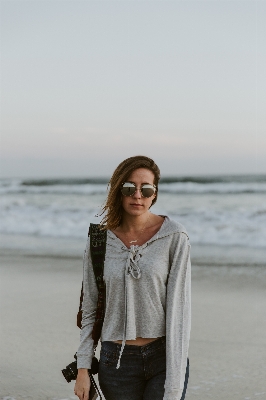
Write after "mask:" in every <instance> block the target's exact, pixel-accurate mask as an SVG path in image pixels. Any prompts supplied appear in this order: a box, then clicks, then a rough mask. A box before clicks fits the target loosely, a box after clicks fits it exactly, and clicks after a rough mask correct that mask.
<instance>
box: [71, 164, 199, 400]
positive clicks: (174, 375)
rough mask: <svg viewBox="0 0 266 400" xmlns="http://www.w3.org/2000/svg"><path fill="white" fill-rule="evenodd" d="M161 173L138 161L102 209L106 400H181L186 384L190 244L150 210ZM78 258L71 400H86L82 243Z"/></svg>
mask: <svg viewBox="0 0 266 400" xmlns="http://www.w3.org/2000/svg"><path fill="white" fill-rule="evenodd" d="M159 179H160V170H159V168H158V167H157V165H156V164H155V163H154V161H153V160H152V159H150V158H148V157H145V156H136V157H130V158H128V159H126V160H124V161H123V162H122V163H121V164H119V166H118V167H117V168H116V170H115V172H114V173H113V176H112V178H111V180H110V190H109V194H108V197H107V200H106V204H105V206H104V208H103V211H104V212H105V217H104V218H103V221H102V224H103V226H104V229H107V246H106V256H105V264H104V281H105V285H106V309H105V319H104V324H103V328H102V336H101V342H102V345H101V356H100V365H99V384H100V387H101V390H102V392H103V394H104V396H105V398H106V400H180V399H182V400H183V399H184V398H185V391H186V385H187V379H188V360H187V356H188V345H189V336H190V315H191V313H190V281H191V267H190V256H189V253H190V244H189V239H188V236H187V233H186V231H185V229H184V227H183V226H182V225H181V224H179V223H176V222H174V221H172V220H170V219H169V218H168V217H167V216H160V215H156V214H153V213H151V212H150V211H149V209H150V207H151V206H152V205H153V204H154V203H155V202H156V200H157V196H158V182H159ZM85 255H86V256H85V258H84V278H83V279H84V280H83V285H84V300H83V306H82V310H83V313H82V330H81V342H80V347H79V349H78V352H77V357H78V358H77V363H78V364H77V366H78V376H77V380H76V385H75V390H74V391H75V394H76V395H77V396H78V397H79V399H80V400H87V399H88V393H89V388H90V379H89V375H88V372H87V369H89V368H90V367H91V360H92V357H93V340H92V338H91V332H92V327H93V324H94V320H95V309H96V304H97V297H98V292H97V286H96V282H95V278H94V273H93V268H92V264H91V257H90V251H89V242H88V243H87V248H86V252H85Z"/></svg>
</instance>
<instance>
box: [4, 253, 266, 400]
mask: <svg viewBox="0 0 266 400" xmlns="http://www.w3.org/2000/svg"><path fill="white" fill-rule="evenodd" d="M0 263H1V270H0V273H1V283H0V285H1V286H0V289H1V305H0V307H1V308H0V312H1V331H0V338H1V360H0V399H5V400H11V399H14V400H21V399H35V400H39V399H40V400H46V399H47V400H63V399H65V400H66V399H76V398H77V397H76V396H74V393H73V387H74V384H73V383H67V382H66V381H65V380H64V378H63V376H62V374H61V369H62V368H64V367H65V366H66V365H67V364H68V363H70V362H71V361H72V359H73V355H74V353H75V352H76V350H77V347H78V343H79V329H78V328H77V327H76V326H75V322H76V321H75V318H76V312H77V308H78V302H79V293H80V284H81V279H82V260H81V257H77V256H76V255H73V257H72V258H71V257H70V255H68V257H67V258H63V257H62V256H61V255H59V254H52V255H51V254H50V256H44V255H40V254H39V255H36V254H28V255H25V252H24V253H23V252H21V251H20V252H18V251H14V250H11V249H9V250H8V251H7V250H5V251H4V252H3V255H2V256H1V258H0ZM227 263H228V264H229V263H230V262H229V261H228V260H227ZM200 264H201V265H198V266H197V265H195V263H194V265H193V270H192V296H193V297H192V332H191V342H190V352H189V356H190V365H191V367H190V379H189V387H188V392H187V396H186V400H192V399H202V400H203V399H206V398H210V399H214V400H250V399H256V400H259V399H265V398H266V385H265V376H266V335H265V332H266V307H265V304H266V301H265V300H266V295H265V287H266V265H263V264H261V263H257V264H256V265H253V266H248V265H250V262H248V263H246V265H245V266H244V267H243V266H241V264H238V265H237V263H233V264H234V266H232V265H231V266H230V267H227V266H226V264H225V263H223V264H224V265H222V266H221V265H220V266H209V265H208V266H204V262H202V263H200ZM206 264H207V262H206ZM125 400H126V399H125Z"/></svg>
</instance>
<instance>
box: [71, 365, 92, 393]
mask: <svg viewBox="0 0 266 400" xmlns="http://www.w3.org/2000/svg"><path fill="white" fill-rule="evenodd" d="M90 387H91V380H90V376H89V374H88V370H87V369H85V368H80V369H78V376H77V380H76V383H75V388H74V393H75V395H76V396H78V398H79V400H88V399H89V393H90Z"/></svg>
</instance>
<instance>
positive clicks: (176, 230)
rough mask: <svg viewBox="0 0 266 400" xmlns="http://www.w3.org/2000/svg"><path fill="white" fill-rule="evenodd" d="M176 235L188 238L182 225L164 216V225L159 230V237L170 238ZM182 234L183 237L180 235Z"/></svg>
mask: <svg viewBox="0 0 266 400" xmlns="http://www.w3.org/2000/svg"><path fill="white" fill-rule="evenodd" d="M176 234H179V235H180V234H181V235H180V236H186V237H187V238H189V236H188V233H187V230H186V228H185V227H184V225H182V224H181V223H180V222H177V221H174V220H173V219H171V218H169V217H168V216H165V220H164V223H163V225H162V229H161V235H162V236H168V235H169V236H171V235H176ZM182 234H184V235H182Z"/></svg>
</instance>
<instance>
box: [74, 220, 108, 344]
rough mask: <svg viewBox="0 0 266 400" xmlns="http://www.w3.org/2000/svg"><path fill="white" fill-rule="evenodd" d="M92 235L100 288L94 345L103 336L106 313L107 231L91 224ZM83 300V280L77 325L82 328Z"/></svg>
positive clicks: (92, 255)
mask: <svg viewBox="0 0 266 400" xmlns="http://www.w3.org/2000/svg"><path fill="white" fill-rule="evenodd" d="M88 236H90V251H91V259H92V266H93V272H94V276H95V280H96V285H97V288H98V301H97V308H96V318H95V322H94V326H93V330H92V339H93V341H94V346H97V343H98V341H99V339H100V337H101V332H102V326H103V320H104V314H105V284H104V281H103V270H104V260H105V253H106V240H107V232H106V230H101V229H100V225H98V224H90V230H89V233H88ZM82 301H83V282H82V287H81V294H80V303H79V311H78V314H77V326H78V327H79V328H81V326H82V325H81V321H82V309H81V308H82Z"/></svg>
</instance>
